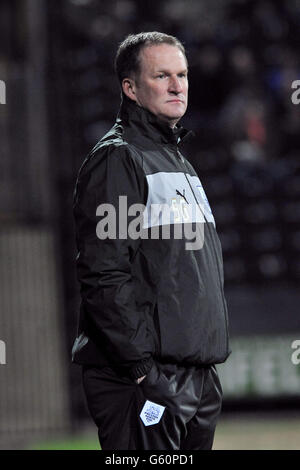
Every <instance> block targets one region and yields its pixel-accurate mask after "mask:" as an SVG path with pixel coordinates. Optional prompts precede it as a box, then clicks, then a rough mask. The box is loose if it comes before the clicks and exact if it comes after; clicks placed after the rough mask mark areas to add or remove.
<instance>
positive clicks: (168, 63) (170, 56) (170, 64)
mask: <svg viewBox="0 0 300 470" xmlns="http://www.w3.org/2000/svg"><path fill="white" fill-rule="evenodd" d="M140 59H141V65H142V67H143V68H147V69H148V70H149V69H151V70H166V69H173V68H174V67H175V68H177V67H179V68H180V71H183V70H186V69H187V63H186V58H185V56H184V54H183V53H182V51H181V50H180V49H179V47H177V46H175V45H174V46H173V45H171V44H151V45H149V46H146V47H144V48H143V49H142V50H141V53H140Z"/></svg>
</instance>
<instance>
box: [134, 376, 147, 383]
mask: <svg viewBox="0 0 300 470" xmlns="http://www.w3.org/2000/svg"><path fill="white" fill-rule="evenodd" d="M145 377H146V376H145V375H143V377H139V378H138V379H136V381H135V383H137V384H140V383H141V382H142V380H144V378H145Z"/></svg>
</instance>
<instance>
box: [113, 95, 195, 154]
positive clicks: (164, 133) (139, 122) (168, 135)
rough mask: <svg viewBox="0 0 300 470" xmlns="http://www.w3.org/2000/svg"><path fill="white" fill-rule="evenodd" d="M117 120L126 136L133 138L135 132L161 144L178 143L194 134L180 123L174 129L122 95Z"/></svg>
mask: <svg viewBox="0 0 300 470" xmlns="http://www.w3.org/2000/svg"><path fill="white" fill-rule="evenodd" d="M117 122H118V123H120V124H122V125H123V126H124V130H125V134H126V138H129V140H133V139H134V137H136V135H137V133H138V134H142V135H143V136H145V137H148V138H150V139H151V140H153V141H154V142H157V143H162V144H173V145H176V144H177V145H178V144H179V143H180V142H183V141H185V140H186V139H187V138H188V137H190V136H191V135H193V134H194V132H193V131H188V130H187V129H184V128H183V127H182V126H180V125H178V124H177V125H176V126H175V128H174V129H172V128H171V127H170V126H168V124H167V123H165V122H163V121H162V120H161V119H159V118H158V117H157V116H155V115H154V114H153V113H151V112H150V111H149V110H147V109H145V108H142V107H141V106H138V105H137V104H136V103H135V102H134V101H132V100H131V99H129V98H127V97H126V96H123V98H122V102H121V106H120V110H119V114H118V118H117Z"/></svg>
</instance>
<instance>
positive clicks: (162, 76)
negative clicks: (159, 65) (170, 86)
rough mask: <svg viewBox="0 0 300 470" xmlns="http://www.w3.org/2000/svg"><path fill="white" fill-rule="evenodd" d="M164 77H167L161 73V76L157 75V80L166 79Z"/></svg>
mask: <svg viewBox="0 0 300 470" xmlns="http://www.w3.org/2000/svg"><path fill="white" fill-rule="evenodd" d="M164 77H165V74H164V73H160V74H159V75H157V78H164Z"/></svg>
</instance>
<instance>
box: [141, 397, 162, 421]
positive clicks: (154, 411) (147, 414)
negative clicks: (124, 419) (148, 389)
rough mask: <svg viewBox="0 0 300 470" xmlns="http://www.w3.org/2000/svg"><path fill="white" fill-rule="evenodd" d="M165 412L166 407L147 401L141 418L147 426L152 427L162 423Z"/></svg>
mask: <svg viewBox="0 0 300 470" xmlns="http://www.w3.org/2000/svg"><path fill="white" fill-rule="evenodd" d="M164 411H165V406H162V405H158V404H157V403H153V402H152V401H149V400H146V402H145V404H144V406H143V409H142V411H141V414H140V418H141V420H142V421H143V423H144V425H145V426H151V425H152V424H157V423H159V422H160V420H161V417H162V415H163V413H164Z"/></svg>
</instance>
